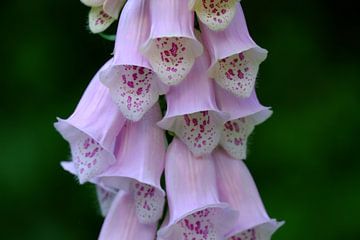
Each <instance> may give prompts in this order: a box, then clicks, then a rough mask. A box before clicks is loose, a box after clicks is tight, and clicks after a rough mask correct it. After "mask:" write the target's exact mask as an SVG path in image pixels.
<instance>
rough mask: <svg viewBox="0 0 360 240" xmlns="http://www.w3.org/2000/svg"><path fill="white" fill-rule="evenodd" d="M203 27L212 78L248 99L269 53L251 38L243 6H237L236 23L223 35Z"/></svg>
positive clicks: (237, 94)
mask: <svg viewBox="0 0 360 240" xmlns="http://www.w3.org/2000/svg"><path fill="white" fill-rule="evenodd" d="M200 27H201V30H202V33H201V34H202V38H203V39H204V44H205V46H206V47H207V49H208V50H209V52H210V56H211V67H210V68H209V75H210V77H211V78H214V79H215V80H216V82H217V83H218V84H219V85H220V86H221V87H223V88H224V89H226V90H228V91H230V92H231V93H233V94H234V95H236V96H238V97H244V98H246V97H249V96H250V94H251V92H252V91H253V89H254V86H255V82H256V76H257V73H258V70H259V65H260V63H261V62H263V61H264V60H265V59H266V57H267V51H266V50H265V49H262V48H260V47H259V46H258V45H257V44H256V43H255V42H254V40H253V39H252V38H251V37H250V34H249V31H248V29H247V26H246V20H245V16H244V13H243V10H242V8H241V6H240V4H237V13H236V16H235V19H234V20H233V21H232V23H231V24H230V25H229V27H228V28H227V29H225V30H224V31H219V32H214V31H211V30H209V29H208V28H207V27H206V26H204V24H202V23H200Z"/></svg>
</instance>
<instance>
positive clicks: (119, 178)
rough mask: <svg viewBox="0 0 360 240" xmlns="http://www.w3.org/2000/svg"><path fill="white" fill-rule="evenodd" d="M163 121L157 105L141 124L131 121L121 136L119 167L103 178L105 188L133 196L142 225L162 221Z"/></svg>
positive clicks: (119, 138) (119, 142)
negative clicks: (160, 121)
mask: <svg viewBox="0 0 360 240" xmlns="http://www.w3.org/2000/svg"><path fill="white" fill-rule="evenodd" d="M160 119H161V113H160V108H159V106H158V105H155V106H154V107H153V108H152V109H151V110H150V111H149V112H148V113H146V114H145V116H144V118H143V119H142V120H141V121H139V122H130V121H128V122H127V123H126V125H125V126H124V128H123V130H122V131H121V133H120V134H119V136H118V140H117V150H116V158H117V161H116V163H115V164H114V165H113V166H111V167H110V168H109V169H108V170H107V171H106V172H104V173H103V174H102V175H101V176H100V182H101V183H102V184H103V185H104V186H107V187H109V188H113V189H115V190H119V189H122V190H126V191H128V192H132V193H133V195H134V199H135V202H136V213H137V216H138V217H139V220H140V222H143V223H152V222H156V221H157V220H159V218H160V217H161V215H162V212H163V206H164V197H165V193H164V191H163V190H162V189H161V186H160V178H161V174H162V172H163V169H164V164H165V163H164V161H165V136H164V131H162V130H161V129H160V128H158V127H157V126H156V122H157V121H159V120H160Z"/></svg>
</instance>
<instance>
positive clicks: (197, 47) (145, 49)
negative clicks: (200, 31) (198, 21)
mask: <svg viewBox="0 0 360 240" xmlns="http://www.w3.org/2000/svg"><path fill="white" fill-rule="evenodd" d="M173 37H182V38H186V39H189V40H190V41H191V42H192V49H191V50H192V51H193V52H194V57H195V58H197V57H200V56H201V55H202V54H203V52H204V47H203V45H202V44H201V42H200V41H199V40H198V39H196V37H195V36H177V35H166V34H163V35H156V36H151V37H150V38H149V39H148V40H146V42H145V43H144V44H143V45H142V46H141V47H140V52H141V53H142V54H143V55H144V56H145V57H147V58H149V57H150V56H149V54H148V53H149V51H150V48H151V43H152V41H154V40H155V39H156V38H173Z"/></svg>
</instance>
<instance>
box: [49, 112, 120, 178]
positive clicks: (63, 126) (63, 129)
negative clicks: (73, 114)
mask: <svg viewBox="0 0 360 240" xmlns="http://www.w3.org/2000/svg"><path fill="white" fill-rule="evenodd" d="M56 119H57V120H58V122H56V123H54V127H55V128H56V130H57V131H58V132H59V133H60V134H61V136H62V137H63V138H64V139H66V140H67V141H68V142H69V143H70V142H71V141H72V138H73V137H74V136H75V135H71V134H67V133H68V131H73V130H76V131H78V132H79V133H83V134H86V135H88V136H89V137H91V138H93V139H95V140H96V141H97V142H98V143H99V144H100V145H101V147H102V148H104V150H105V151H106V155H107V157H109V158H111V162H112V163H114V162H115V161H116V159H115V156H114V154H113V151H112V150H111V149H110V148H111V147H110V146H106V145H104V144H103V143H102V142H101V141H99V139H97V138H95V136H93V134H91V133H89V132H87V131H85V130H83V129H81V128H80V127H79V126H76V124H74V123H71V122H70V121H69V120H64V119H61V118H56ZM62 166H63V168H64V169H65V170H67V171H69V169H67V168H65V167H64V165H62ZM74 170H75V168H74ZM75 171H76V170H75ZM70 172H71V171H70ZM71 173H73V172H71ZM73 174H74V175H78V174H77V173H76V172H74V173H73ZM93 181H96V180H90V182H93Z"/></svg>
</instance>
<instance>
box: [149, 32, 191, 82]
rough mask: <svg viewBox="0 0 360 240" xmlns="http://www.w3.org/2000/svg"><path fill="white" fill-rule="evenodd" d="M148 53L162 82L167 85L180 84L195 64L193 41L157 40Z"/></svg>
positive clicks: (176, 39)
mask: <svg viewBox="0 0 360 240" xmlns="http://www.w3.org/2000/svg"><path fill="white" fill-rule="evenodd" d="M149 48H150V51H149V52H148V53H147V55H148V56H149V62H150V64H151V66H152V67H153V68H154V71H155V72H156V73H157V75H158V76H159V78H160V79H161V81H163V82H164V83H165V84H167V85H177V84H179V83H180V82H181V81H182V80H183V79H184V78H185V77H186V76H187V75H188V73H189V72H190V70H191V68H192V67H193V65H194V62H195V56H194V53H193V52H192V51H191V50H190V49H191V48H192V41H191V40H189V39H186V38H182V37H170V38H168V37H165V38H157V39H156V40H155V41H153V42H152V44H151V45H150V47H149Z"/></svg>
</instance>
